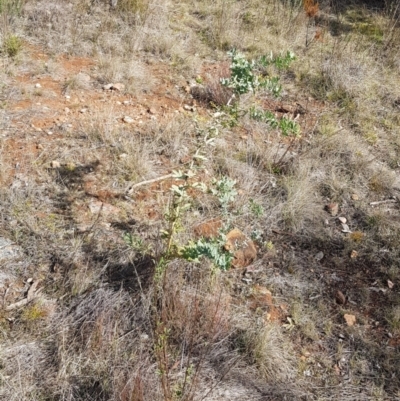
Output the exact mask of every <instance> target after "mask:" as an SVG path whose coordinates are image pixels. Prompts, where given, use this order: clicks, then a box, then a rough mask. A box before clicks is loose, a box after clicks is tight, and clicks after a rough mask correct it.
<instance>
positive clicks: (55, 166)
mask: <svg viewBox="0 0 400 401" xmlns="http://www.w3.org/2000/svg"><path fill="white" fill-rule="evenodd" d="M50 167H51V168H60V167H61V163H60V162H59V161H57V160H53V161H51V162H50Z"/></svg>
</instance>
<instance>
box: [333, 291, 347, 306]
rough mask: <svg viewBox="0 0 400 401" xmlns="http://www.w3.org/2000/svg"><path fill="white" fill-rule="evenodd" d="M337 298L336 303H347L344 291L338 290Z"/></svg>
mask: <svg viewBox="0 0 400 401" xmlns="http://www.w3.org/2000/svg"><path fill="white" fill-rule="evenodd" d="M335 298H336V303H338V304H339V305H344V304H345V303H346V297H345V296H344V294H343V292H342V291H339V290H338V291H336V294H335Z"/></svg>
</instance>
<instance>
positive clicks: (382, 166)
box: [0, 0, 400, 401]
mask: <svg viewBox="0 0 400 401" xmlns="http://www.w3.org/2000/svg"><path fill="white" fill-rule="evenodd" d="M11 3H12V2H11ZM17 3H18V2H16V3H15V5H17V6H18V4H19V3H18V4H17ZM397 3H398V2H393V4H394V7H396V4H397ZM3 4H5V3H4V1H1V0H0V5H3ZM7 4H8V3H7ZM21 4H22V3H21ZM305 6H306V8H307V10H305V9H304V4H303V2H300V1H299V2H288V1H287V2H286V1H279V2H278V1H270V2H265V1H261V0H246V1H242V2H232V1H228V0H217V1H214V2H211V1H208V0H205V1H191V0H186V1H181V2H176V1H171V2H166V1H161V2H160V1H151V0H149V1H147V0H119V1H118V5H117V7H115V8H113V9H110V7H109V6H108V2H101V1H92V2H91V1H83V2H82V1H72V2H69V3H67V2H51V1H39V0H31V1H27V2H26V4H24V6H23V11H22V12H21V13H19V12H12V13H11V12H10V13H9V17H7V18H6V19H4V15H5V14H4V13H3V14H2V22H1V23H0V24H1V25H0V42H1V46H3V44H4V40H5V38H6V36H5V34H6V33H10V32H11V33H12V35H16V36H17V37H20V38H22V39H23V42H22V48H21V49H20V50H19V52H17V53H16V54H15V55H13V57H11V55H10V54H8V55H5V54H3V53H2V54H1V55H0V58H1V59H0V62H1V63H2V64H1V65H2V66H3V67H4V68H2V69H1V72H0V78H2V84H1V86H0V129H1V130H2V132H4V134H2V136H1V137H0V167H1V171H0V183H1V187H0V200H1V202H0V218H1V223H2V227H1V232H0V235H1V236H2V237H5V238H8V239H10V240H12V241H13V243H14V244H15V246H18V247H19V248H18V249H19V250H20V254H19V255H20V256H19V257H18V258H17V259H15V260H14V259H1V258H0V263H1V268H2V269H3V271H4V272H5V273H4V277H3V275H2V276H1V297H3V302H4V306H7V305H8V304H10V303H11V302H18V301H19V300H21V299H23V298H24V297H25V296H26V289H25V290H23V289H21V287H20V286H23V285H25V284H26V283H27V282H28V281H27V280H28V278H30V277H33V278H34V280H37V279H38V280H40V281H41V283H42V284H41V285H42V288H43V292H42V295H41V297H40V298H38V299H37V300H35V301H34V302H30V303H29V304H27V305H26V306H23V307H21V308H17V309H16V310H14V311H7V310H6V309H5V308H3V309H2V310H1V314H0V335H1V338H2V343H3V346H2V349H1V355H0V357H1V363H0V383H1V384H0V387H1V389H0V398H2V399H5V400H12V401H13V400H33V401H36V400H37V401H39V400H46V401H56V400H57V401H61V400H63V401H67V400H68V401H81V400H94V399H96V400H104V401H106V400H107V401H132V400H135V401H145V400H164V401H172V400H174V401H175V400H178V399H179V400H187V401H194V400H202V399H210V400H213V399H215V400H216V399H218V400H227V399H237V398H240V399H243V400H246V399H249V400H250V399H252V400H255V399H293V400H297V399H310V400H314V399H315V400H316V399H321V400H325V399H326V400H328V399H332V397H333V398H338V399H339V398H340V399H349V400H352V399H359V398H360V399H361V398H362V399H363V400H364V399H365V400H376V399H395V398H396V397H398V396H399V393H398V388H399V381H398V379H397V378H396V373H397V371H398V370H399V366H400V365H399V363H400V362H399V361H400V358H399V353H398V349H397V348H398V341H399V338H400V337H399V333H400V331H399V330H400V329H399V326H400V323H399V321H400V318H399V307H400V306H399V305H400V299H399V297H398V295H397V292H396V288H397V287H398V285H399V282H398V281H399V271H400V270H399V269H400V267H399V256H400V255H399V250H398V241H399V234H398V233H399V229H400V220H399V217H398V197H399V180H398V178H397V177H398V172H399V171H398V169H399V160H400V152H399V150H400V146H399V144H400V142H399V139H398V125H399V119H398V116H397V114H398V107H399V106H398V103H399V99H400V92H399V89H398V88H399V85H398V84H399V82H400V75H399V72H398V66H399V63H400V58H399V54H400V52H399V51H398V43H397V40H396V38H397V37H398V35H399V32H400V31H399V28H398V21H397V15H398V14H396V11H395V10H393V9H386V10H371V9H368V8H367V7H361V6H360V5H359V4H357V3H355V2H354V3H349V4H347V3H346V4H345V3H344V2H341V3H340V4H339V3H338V2H334V4H333V5H332V7H330V8H329V7H328V6H327V5H326V4H325V2H321V4H319V9H318V7H317V6H316V3H314V2H305ZM360 7H361V8H360ZM388 7H389V6H388ZM307 12H308V15H307ZM397 13H398V11H397ZM6 31H7V32H6ZM233 47H236V48H238V49H239V50H240V51H242V52H245V54H246V55H248V56H249V57H258V56H260V55H261V54H264V53H266V52H267V51H268V52H269V51H270V50H272V51H273V52H274V53H281V52H286V50H292V51H294V52H295V53H296V56H297V60H296V62H294V63H293V64H292V65H291V67H290V68H289V70H288V71H287V72H285V73H282V74H281V75H282V76H281V81H282V84H283V87H284V91H283V94H282V97H281V99H279V100H275V99H272V97H271V96H270V95H269V94H268V93H267V92H266V91H260V92H259V93H257V94H256V95H254V96H253V95H251V96H250V95H248V96H244V97H243V98H242V99H241V101H240V102H238V103H237V107H238V109H237V110H238V111H239V117H237V115H235V113H234V111H232V109H231V110H229V108H223V107H222V106H225V105H226V104H227V103H228V101H229V99H230V97H231V92H230V91H229V90H227V89H226V88H223V87H222V86H221V85H220V84H219V80H220V78H221V77H227V76H228V75H229V65H228V64H227V57H226V51H227V50H229V49H231V48H233ZM41 52H43V53H47V54H50V55H51V56H52V57H51V59H49V61H47V62H46V63H45V64H44V63H43V61H42V58H41V57H42V56H41V55H40V53H41ZM61 55H62V56H63V57H61ZM76 57H78V58H76ZM87 59H90V61H91V63H90V66H89V67H87V68H86V67H84V66H86V64H85V63H86V62H87V61H88V60H87ZM73 62H76V63H77V64H76V65H78V67H76V65H75V67H74V68H72V67H71V66H74V64H73ZM68 63H69V64H68ZM79 63H81V64H79ZM68 68H70V69H71V70H68ZM84 71H85V72H87V73H90V75H91V78H92V79H91V80H90V81H89V82H88V81H86V80H85V79H84V78H83V76H82V74H81V72H84ZM60 77H65V78H66V80H65V81H61V78H60ZM38 78H40V79H43V81H41V82H42V83H43V86H44V87H43V88H42V89H40V90H39V89H37V88H34V87H33V82H36V80H37V79H38ZM82 78H83V79H82ZM26 80H28V81H29V85H27V84H26ZM44 82H50V84H51V85H52V86H51V88H50V89H49V88H46V87H45V84H44ZM118 82H121V83H123V84H124V85H125V90H124V91H122V92H118V93H117V92H106V91H103V90H102V89H101V87H102V85H104V84H107V83H118ZM57 85H58V86H57ZM194 85H196V86H194ZM55 87H59V88H61V90H63V92H61V91H60V93H61V94H60V93H59V92H55V90H53V89H54V88H55ZM188 87H189V88H190V87H191V93H188V92H190V91H189V90H188ZM65 95H68V96H70V101H69V102H67V101H66V98H65ZM48 99H51V101H52V102H59V104H60V105H62V106H59V107H62V109H64V108H65V107H66V106H68V108H69V109H70V110H69V114H68V115H69V116H71V115H72V116H74V117H68V118H70V119H75V120H74V121H72V122H73V125H72V127H68V126H64V125H62V124H58V123H55V122H52V123H51V124H53V125H52V126H53V128H52V130H53V131H54V133H53V135H47V133H46V132H45V131H42V132H40V131H34V130H33V129H31V128H32V126H31V124H32V121H35V123H36V120H37V119H42V118H43V119H44V118H45V117H46V118H47V117H48V115H49V114H48V112H47V111H46V110H45V109H44V108H43V106H44V104H47V103H46V101H47V100H48ZM74 99H77V100H76V101H75V100H74ZM117 99H118V100H117ZM97 100H99V101H98V102H97ZM125 101H126V102H127V103H126V104H125V103H121V102H125ZM118 102H119V103H118ZM38 103H39V104H38ZM286 103H288V104H290V105H294V106H296V107H297V104H298V103H299V104H301V105H302V107H303V108H304V110H305V111H304V112H302V113H303V114H299V116H296V115H295V113H292V112H290V111H288V112H286V111H285V107H286V106H285V104H286ZM86 104H89V107H88V110H86V111H85V112H83V113H80V112H79V110H81V109H82V108H83V107H85V108H86ZM187 104H190V105H193V106H194V108H193V109H192V110H194V111H191V110H190V107H189V110H187V108H186V109H185V108H183V106H184V105H187ZM254 104H256V105H257V106H260V107H264V108H266V109H271V110H272V111H273V112H274V113H277V115H279V116H281V115H285V116H287V117H291V118H297V120H296V121H298V122H299V124H300V125H301V128H302V138H301V139H298V140H296V142H293V144H290V142H288V141H287V139H286V138H283V137H282V136H281V135H280V134H279V132H278V131H277V130H273V129H271V128H270V127H269V126H268V125H267V124H264V123H260V122H256V121H254V120H251V119H250V118H249V117H248V115H245V116H242V114H243V115H244V114H245V111H246V109H248V108H249V107H250V106H252V105H254ZM21 105H22V106H21ZM24 107H25V108H24ZM277 110H284V111H277ZM217 111H218V112H219V113H222V114H219V113H217V114H215V113H216V112H217ZM78 113H79V115H78ZM127 115H128V116H131V117H133V119H134V121H133V122H132V123H131V124H128V123H124V122H123V118H124V117H125V116H127ZM75 117H76V118H75ZM55 118H56V117H51V120H52V121H53V120H55ZM217 131H218V135H217V137H216V139H215V143H214V146H211V145H205V144H204V137H205V134H206V133H207V134H209V135H215V133H216V132H217ZM29 144H31V145H32V144H34V145H33V146H32V148H30V147H29V146H28V145H29ZM39 144H40V147H38V146H36V145H39ZM33 148H34V149H33ZM200 148H201V150H202V152H203V153H202V155H203V156H204V157H205V158H206V160H204V161H201V160H200V159H193V155H194V154H195V152H196V150H198V149H200ZM32 149H33V150H32ZM53 161H57V162H58V163H59V165H57V164H56V167H54V166H53V165H52V164H51V162H53ZM57 166H58V167H57ZM189 166H190V167H191V168H192V169H193V171H195V172H196V173H197V176H196V178H195V179H196V180H199V181H202V182H204V183H205V184H206V185H209V184H210V182H211V180H212V178H217V179H219V178H221V177H222V176H228V177H229V178H231V179H233V180H235V181H236V189H237V191H238V195H237V196H236V198H235V200H234V202H232V203H231V204H230V205H229V207H228V208H227V212H226V211H225V212H224V210H223V209H221V208H220V206H219V205H218V202H217V201H216V199H215V196H212V194H210V193H209V192H206V193H201V192H200V191H194V190H193V191H192V192H190V196H191V197H192V200H191V207H190V209H189V210H188V211H187V212H185V214H184V215H183V216H182V219H181V221H180V224H179V225H178V226H177V231H178V232H177V235H176V241H177V245H182V244H185V243H186V242H187V241H188V240H189V239H191V238H193V236H194V234H193V227H194V226H196V224H198V222H201V221H208V220H210V219H214V218H217V219H218V218H222V219H223V220H224V223H226V227H225V229H226V230H228V229H231V228H234V227H237V228H240V229H241V230H242V231H243V232H244V233H245V234H246V235H248V236H252V237H253V238H254V239H255V240H256V243H257V246H258V249H257V250H258V259H257V260H256V261H255V262H254V263H253V264H252V265H251V266H249V267H248V268H247V269H237V270H234V269H233V270H230V271H228V272H221V271H216V270H215V267H213V266H212V265H211V264H210V263H209V262H207V261H206V260H202V262H201V263H198V264H196V263H189V262H184V261H182V260H180V259H179V258H176V259H175V258H173V257H171V255H165V252H166V250H165V249H166V244H165V242H164V240H163V239H162V235H161V234H160V231H161V230H162V229H165V228H168V224H167V223H166V211H167V210H168V205H169V204H170V201H171V194H170V191H169V187H170V185H171V184H172V182H173V181H172V180H167V181H162V182H160V183H157V184H154V185H148V186H143V187H141V188H140V189H139V190H137V191H135V192H134V193H133V194H131V195H130V196H129V197H128V196H126V194H125V190H126V188H127V186H128V184H131V183H137V182H140V181H144V180H148V179H152V178H157V177H160V176H163V175H165V174H169V173H171V172H172V171H173V170H183V171H186V170H187V169H188V168H189ZM374 202H378V203H374ZM379 202H381V203H379ZM332 203H337V204H338V213H337V215H333V214H330V213H328V211H327V209H326V205H328V204H332ZM99 205H100V206H99ZM224 213H225V215H224ZM226 213H227V215H226ZM338 217H342V218H343V217H345V218H346V224H347V225H348V227H349V230H350V231H351V232H343V226H342V223H341V222H340V221H339V220H338ZM344 231H347V230H344ZM126 233H130V234H131V235H132V238H133V239H132V243H131V246H128V245H127V243H126V242H125V241H124V239H123V236H124V235H125V234H126ZM0 253H1V249H0ZM21 255H22V256H21ZM163 257H164V258H167V259H168V258H169V259H168V263H167V264H166V265H165V268H166V269H167V270H166V272H167V274H166V275H165V280H163V281H161V282H160V279H159V277H160V275H159V274H160V272H159V270H157V268H158V269H160V266H164V265H163V264H162V263H161V261H163ZM6 276H7V277H6ZM388 280H389V281H388ZM11 281H12V286H10V282H11ZM21 283H22V284H21ZM390 283H392V284H393V286H392V288H390V286H391V285H392V284H390ZM13 286H14V287H13ZM22 288H23V287H22ZM257 288H264V289H268V290H269V291H270V292H271V299H269V298H268V300H267V301H266V300H265V299H262V300H261V301H260V300H257V302H258V303H257V302H256V305H255V301H254V300H255V299H258V298H257ZM338 290H340V291H341V292H343V293H344V294H345V296H346V302H345V303H344V304H340V303H337V301H336V300H335V293H336V292H337V291H338ZM344 314H354V315H355V316H356V319H357V320H356V325H355V326H352V327H350V326H347V325H346V323H345V321H344V317H343V316H344ZM268 316H269V318H266V317H268ZM268 319H270V320H268ZM271 319H272V321H271Z"/></svg>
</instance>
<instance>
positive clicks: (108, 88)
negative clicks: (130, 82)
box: [103, 84, 113, 91]
mask: <svg viewBox="0 0 400 401" xmlns="http://www.w3.org/2000/svg"><path fill="white" fill-rule="evenodd" d="M112 87H113V84H107V85H103V90H105V91H109V90H111V89H112Z"/></svg>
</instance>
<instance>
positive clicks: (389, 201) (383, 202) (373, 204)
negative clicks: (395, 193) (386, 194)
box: [370, 199, 397, 206]
mask: <svg viewBox="0 0 400 401" xmlns="http://www.w3.org/2000/svg"><path fill="white" fill-rule="evenodd" d="M396 202H397V199H386V200H383V201H378V202H371V203H370V205H371V206H377V205H383V204H385V203H396Z"/></svg>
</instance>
